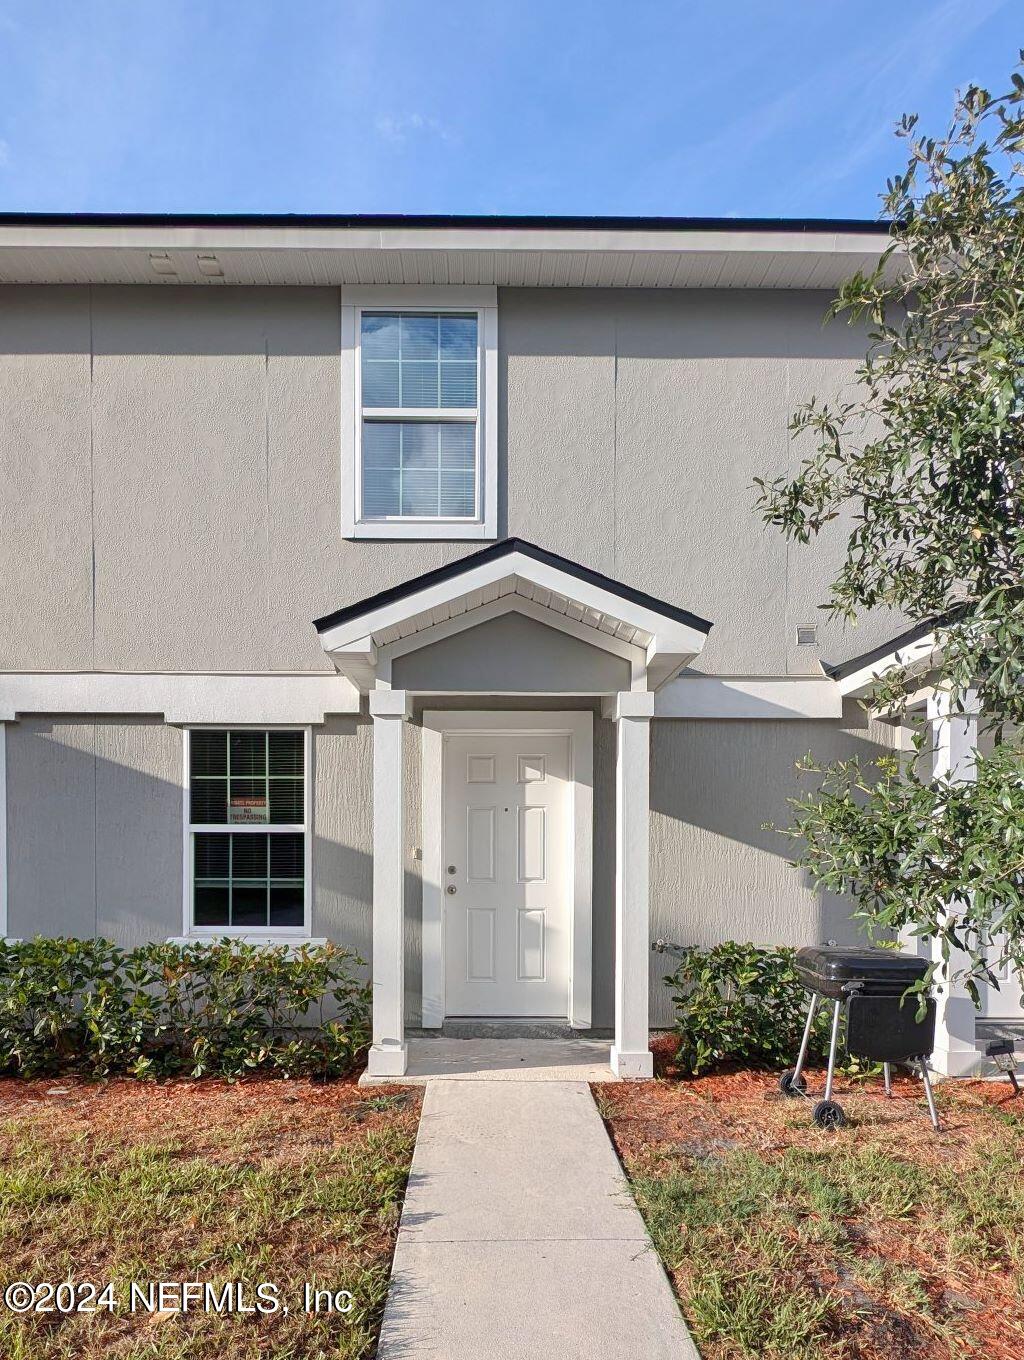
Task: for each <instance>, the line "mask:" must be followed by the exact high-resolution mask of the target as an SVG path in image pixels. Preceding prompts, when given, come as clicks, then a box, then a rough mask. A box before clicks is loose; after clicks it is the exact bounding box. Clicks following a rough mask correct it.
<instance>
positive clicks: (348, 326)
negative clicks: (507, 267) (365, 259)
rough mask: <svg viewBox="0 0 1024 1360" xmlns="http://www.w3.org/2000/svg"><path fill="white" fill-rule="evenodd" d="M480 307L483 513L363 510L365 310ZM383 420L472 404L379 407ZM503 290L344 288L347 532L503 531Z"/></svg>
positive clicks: (444, 414)
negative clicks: (457, 515) (371, 514)
mask: <svg viewBox="0 0 1024 1360" xmlns="http://www.w3.org/2000/svg"><path fill="white" fill-rule="evenodd" d="M378 311H402V312H417V311H419V312H475V313H476V317H477V408H476V427H477V430H476V515H475V516H474V518H473V519H441V518H428V517H422V518H421V517H418V516H417V517H413V516H405V515H403V516H395V517H394V518H391V519H364V518H363V513H362V461H363V460H362V429H363V408H362V355H361V352H360V338H361V334H362V314H363V312H378ZM373 414H374V416H375V417H377V418H381V419H394V420H402V419H404V420H409V419H436V420H444V419H446V418H448V419H463V420H465V419H469V418H470V413H469V411H462V412H460V411H447V410H445V409H443V408H439V409H438V410H437V411H434V409H433V408H431V410H430V411H429V413H425V412H422V411H417V412H412V411H409V410H406V409H404V408H398V409H396V410H391V409H390V408H383V407H381V408H378V407H374V408H373ZM497 502H498V290H497V288H493V287H479V288H448V287H436V288H429V287H424V288H391V287H379V288H343V289H342V290H341V533H342V537H343V538H385V539H399V538H419V539H433V540H435V541H438V540H440V541H445V540H449V539H493V538H497V536H498V504H497Z"/></svg>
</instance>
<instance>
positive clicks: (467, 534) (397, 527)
mask: <svg viewBox="0 0 1024 1360" xmlns="http://www.w3.org/2000/svg"><path fill="white" fill-rule="evenodd" d="M341 536H342V538H347V539H358V538H382V539H398V538H413V539H421V540H427V541H431V542H434V543H446V542H450V541H454V540H455V539H478V540H479V539H491V540H494V539H497V537H498V535H497V533H496V532H495V530H494V529H493V527H492V526H491V525H489V524H481V523H478V522H474V523H472V524H466V523H460V522H458V521H454V520H451V521H447V522H446V521H444V520H438V521H436V522H431V521H429V520H417V521H415V522H410V523H403V522H402V521H401V520H397V519H396V520H384V521H376V520H367V521H366V522H365V523H361V524H346V525H345V527H344V529H343V531H342V535H341Z"/></svg>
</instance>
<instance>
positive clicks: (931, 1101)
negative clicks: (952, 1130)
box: [918, 1058, 939, 1133]
mask: <svg viewBox="0 0 1024 1360" xmlns="http://www.w3.org/2000/svg"><path fill="white" fill-rule="evenodd" d="M918 1063H919V1065H920V1068H921V1080H922V1081H923V1082H924V1094H925V1098H926V1100H927V1101H928V1115H929V1117H930V1119H931V1121H932V1128H933V1129H934V1130H935V1132H936V1133H938V1131H939V1116H938V1112H937V1111H936V1109H935V1097H934V1096H933V1095H932V1079H931V1077H930V1076H929V1075H928V1064H927V1063H926V1062H925V1060H924V1058H918Z"/></svg>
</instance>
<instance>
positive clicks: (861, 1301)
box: [594, 1073, 1024, 1360]
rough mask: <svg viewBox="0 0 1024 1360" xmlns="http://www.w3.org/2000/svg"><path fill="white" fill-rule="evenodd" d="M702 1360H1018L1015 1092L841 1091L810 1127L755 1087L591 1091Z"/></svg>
mask: <svg viewBox="0 0 1024 1360" xmlns="http://www.w3.org/2000/svg"><path fill="white" fill-rule="evenodd" d="M594 1090H595V1095H596V1097H597V1099H598V1102H599V1104H600V1105H601V1107H602V1111H603V1113H604V1115H605V1118H606V1120H607V1122H608V1125H609V1128H610V1129H611V1132H612V1135H613V1137H614V1138H615V1141H616V1144H617V1147H618V1149H619V1153H620V1156H621V1157H622V1160H623V1164H624V1166H625V1168H626V1171H627V1173H628V1176H629V1179H630V1182H631V1185H632V1188H633V1192H634V1194H635V1196H636V1199H637V1202H638V1204H639V1206H640V1209H641V1212H642V1213H643V1215H644V1217H645V1219H646V1222H647V1225H648V1227H649V1229H650V1232H651V1236H652V1238H653V1240H654V1243H655V1246H656V1247H657V1249H658V1251H659V1253H660V1254H661V1257H662V1259H663V1261H664V1262H665V1265H666V1268H667V1269H668V1271H669V1274H670V1276H671V1277H672V1280H673V1283H674V1285H675V1287H676V1290H677V1293H678V1295H679V1298H680V1301H681V1303H682V1306H683V1311H684V1313H685V1314H686V1317H687V1319H688V1321H689V1323H690V1326H691V1328H692V1330H693V1333H694V1336H695V1339H696V1340H697V1343H698V1345H699V1347H700V1349H701V1353H702V1355H703V1356H704V1357H705V1360H736V1358H738V1357H751V1358H752V1357H758V1358H759V1360H804V1358H805V1357H806V1358H807V1360H810V1357H814V1358H815V1360H909V1357H921V1358H922V1360H924V1358H925V1357H927V1360H949V1358H950V1357H955V1356H964V1357H982V1356H984V1357H991V1358H992V1360H1020V1357H1021V1356H1024V1098H1022V1099H1021V1100H1019V1101H1017V1102H1012V1101H1009V1100H1007V1099H1006V1093H1007V1092H1008V1088H1007V1087H1002V1086H998V1087H993V1086H991V1085H987V1086H983V1085H982V1084H981V1083H970V1084H967V1085H965V1084H962V1083H946V1084H944V1085H943V1086H942V1087H941V1088H940V1094H939V1104H940V1111H941V1113H942V1118H943V1123H944V1132H943V1133H942V1134H940V1135H938V1136H936V1135H934V1134H933V1133H932V1132H931V1129H930V1126H929V1124H928V1121H927V1116H926V1113H925V1110H924V1108H923V1102H922V1100H921V1097H920V1086H919V1084H917V1083H914V1082H911V1081H909V1080H906V1081H901V1082H899V1083H898V1087H897V1095H896V1098H895V1099H893V1100H892V1101H886V1100H884V1098H883V1097H881V1096H880V1095H879V1094H876V1093H875V1092H874V1089H873V1088H867V1089H865V1088H863V1087H862V1088H860V1092H859V1093H858V1091H857V1089H856V1088H850V1093H846V1092H844V1094H843V1096H842V1100H843V1104H844V1107H845V1108H846V1110H847V1113H848V1115H849V1116H850V1119H851V1123H850V1125H849V1127H847V1128H845V1129H842V1130H840V1131H838V1132H837V1133H831V1134H830V1133H823V1132H820V1131H818V1130H817V1129H815V1128H814V1126H813V1125H812V1124H811V1122H810V1105H809V1104H808V1103H807V1102H805V1101H801V1100H798V1101H787V1100H785V1099H784V1098H782V1096H781V1095H779V1094H778V1091H777V1086H776V1083H775V1078H774V1077H772V1076H770V1075H768V1074H756V1073H740V1074H735V1075H733V1076H721V1077H708V1078H704V1079H701V1080H697V1081H690V1082H683V1081H662V1082H658V1083H656V1084H655V1085H653V1086H646V1087H624V1086H604V1087H595V1088H594Z"/></svg>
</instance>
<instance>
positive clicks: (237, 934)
mask: <svg viewBox="0 0 1024 1360" xmlns="http://www.w3.org/2000/svg"><path fill="white" fill-rule="evenodd" d="M193 732H301V733H302V734H303V740H302V769H303V788H302V816H303V819H302V821H301V822H275V823H274V824H273V826H271V825H269V824H268V823H252V824H246V823H237V824H235V823H230V822H213V823H206V822H203V823H200V822H193V821H192V820H191V814H192V807H191V793H192V779H191V767H192V733H193ZM182 735H183V737H184V740H183V742H182V746H183V748H184V752H183V757H182V760H183V771H184V773H183V778H182V826H183V857H182V863H183V873H182V878H183V884H182V887H183V892H182V938H184V939H186V940H223V939H225V938H227V939H238V940H246V941H249V942H253V943H261V942H266V943H276V944H286V943H288V942H289V941H293V940H294V941H300V940H301V941H311V940H312V915H313V729H312V728H311V727H305V726H302V725H300V724H297V723H196V724H195V725H194V726H192V727H185V728H183V729H182ZM207 831H209V832H216V833H217V834H218V835H225V834H231V835H233V834H235V833H236V832H240V833H242V834H243V835H245V834H253V835H266V834H267V832H268V831H269V832H270V834H271V835H275V834H276V833H278V832H292V833H293V834H294V833H295V832H298V831H301V832H302V833H303V836H304V840H303V862H302V877H303V885H302V925H301V926H271V925H267V926H197V925H195V924H194V922H193V916H192V899H193V894H194V887H195V874H194V872H193V869H194V862H193V847H194V844H195V841H194V837H195V836H196V835H197V834H198V833H201V832H207Z"/></svg>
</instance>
